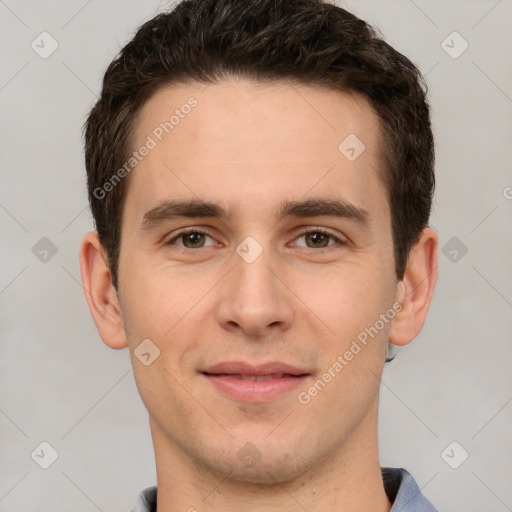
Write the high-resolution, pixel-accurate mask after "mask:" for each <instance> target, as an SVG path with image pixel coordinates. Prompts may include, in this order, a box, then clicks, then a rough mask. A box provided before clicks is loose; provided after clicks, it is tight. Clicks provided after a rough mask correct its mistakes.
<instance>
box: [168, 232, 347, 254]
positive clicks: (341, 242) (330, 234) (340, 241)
mask: <svg viewBox="0 0 512 512" xmlns="http://www.w3.org/2000/svg"><path fill="white" fill-rule="evenodd" d="M188 233H200V234H203V235H206V236H209V237H210V238H212V239H213V237H212V236H211V235H210V234H209V233H208V232H207V231H204V230H202V229H199V228H193V227H190V228H184V229H183V230H181V231H178V233H176V234H175V235H174V236H173V237H172V238H171V239H169V240H168V241H167V242H165V243H164V245H166V246H171V245H173V244H174V242H176V240H178V239H179V238H180V237H181V236H183V235H186V234H188ZM310 233H321V234H323V235H326V236H328V237H330V238H331V239H333V240H334V241H335V242H336V243H338V244H340V245H347V242H346V241H345V240H342V239H341V238H339V237H337V236H336V235H334V234H332V233H331V232H330V231H327V230H326V229H323V228H313V229H308V230H306V231H303V232H301V233H299V234H298V235H297V237H296V238H295V240H297V239H298V238H300V237H302V236H304V235H308V234H310ZM334 247H335V245H328V246H326V247H318V248H313V247H304V248H305V249H312V250H314V251H316V252H324V251H328V250H330V249H333V248H334ZM179 248H180V249H181V250H183V251H197V250H198V249H205V247H198V248H197V249H191V248H190V247H181V246H179Z"/></svg>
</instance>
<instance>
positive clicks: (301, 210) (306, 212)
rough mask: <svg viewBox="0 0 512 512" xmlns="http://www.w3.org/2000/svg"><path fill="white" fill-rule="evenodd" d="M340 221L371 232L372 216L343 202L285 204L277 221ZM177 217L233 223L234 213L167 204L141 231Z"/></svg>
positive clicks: (212, 206) (195, 202)
mask: <svg viewBox="0 0 512 512" xmlns="http://www.w3.org/2000/svg"><path fill="white" fill-rule="evenodd" d="M323 216H326V217H336V218H343V219H348V220H351V221H355V222H356V223H357V224H359V225H361V227H363V228H369V224H370V215H369V213H368V211H367V210H365V209H363V208H360V207H358V206H355V205H353V204H350V203H348V202H346V201H343V200H341V199H325V198H312V199H305V200H299V201H284V202H282V203H281V204H280V206H279V208H278V210H277V215H276V218H277V220H278V222H279V221H281V220H283V219H284V218H286V217H323ZM177 217H189V218H218V219H225V220H229V219H230V218H231V217H232V212H231V211H230V210H228V209H226V208H224V207H223V206H221V205H220V204H216V203H212V202H209V201H203V200H201V199H186V200H172V201H163V202H162V203H160V204H159V205H157V206H156V207H154V208H152V209H151V210H149V211H147V212H146V213H145V214H144V217H143V219H142V222H141V225H140V229H142V230H148V231H149V230H151V229H153V228H155V227H156V226H158V225H160V224H162V223H164V222H166V221H169V220H172V219H174V218H177Z"/></svg>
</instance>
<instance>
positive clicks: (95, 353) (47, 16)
mask: <svg viewBox="0 0 512 512" xmlns="http://www.w3.org/2000/svg"><path fill="white" fill-rule="evenodd" d="M340 5H342V6H345V7H347V8H348V9H349V10H352V11H353V12H355V13H356V14H358V15H359V16H361V17H363V18H364V19H366V20H367V21H369V22H370V23H372V24H375V25H376V26H377V27H379V28H380V29H381V31H382V33H383V34H384V36H385V38H386V39H387V41H388V42H389V43H390V44H392V45H393V46H395V47H396V48H397V49H398V50H400V51H402V52H403V53H405V54H406V55H407V56H408V57H410V58H411V59H412V60H413V61H414V62H415V63H416V64H417V65H418V66H419V67H420V69H421V70H422V71H423V72H424V73H425V74H426V76H427V80H428V83H429V89H430V100H431V104H432V111H433V125H434V131H435V137H436V144H437V164H436V173H437V190H436V196H435V205H434V212H433V216H432V226H433V227H434V228H435V229H436V230H437V231H438V233H439V237H440V249H441V250H440V258H439V280H438V285H437V289H436V292H435V296H434V300H433V304H432V307H431V311H430V314H429V317H428V319H427V322H426V325H425V328H424V330H423V332H422V333H421V335H420V336H418V338H417V339H416V340H415V341H414V342H413V343H412V344H411V345H410V346H408V347H406V348H405V349H403V350H402V351H401V352H400V353H399V355H398V356H397V358H396V359H395V361H393V362H392V363H391V364H389V365H387V367H386V370H385V373H384V377H383V383H382V391H381V416H380V425H379V430H380V447H381V448H380V449H381V458H382V464H383V465H388V466H393V467H397V466H398V467H404V468H406V469H408V470H409V471H410V472H411V473H412V474H413V475H414V477H415V478H416V480H417V482H418V484H419V486H420V487H421V488H422V489H423V492H424V494H425V495H426V496H427V497H428V498H429V499H430V500H431V501H432V502H433V503H434V505H435V506H436V507H437V508H438V509H439V511H440V512H449V511H451V512H455V511H459V510H465V511H466V512H477V511H478V512H480V511H483V510H485V511H486V512H505V511H506V510H512V486H511V485H510V481H511V476H512V475H511V467H512V436H511V435H510V434H511V432H510V430H511V429H510V425H511V424H512V423H511V413H512V404H511V403H510V402H511V400H512V386H511V381H512V372H511V371H510V366H511V360H512V359H511V356H512V344H511V343H510V341H511V340H510V338H511V335H510V333H511V331H512V272H511V268H512V266H511V254H512V237H511V229H510V225H511V222H510V221H511V219H512V217H511V214H512V199H511V198H512V188H511V187H512V174H511V156H512V155H511V153H512V149H511V148H512V144H511V142H512V122H511V119H512V62H511V58H510V50H511V48H512V35H511V34H512V32H511V31H510V26H511V22H512V3H511V1H510V0H501V1H496V0H469V1H447V0H443V1H440V0H436V1H432V0H430V1H427V0H414V1H413V0H392V1H391V0H387V1H383V0H379V1H377V0H375V1H370V0H359V1H348V2H344V3H340ZM165 7H166V3H165V2H157V1H148V0H146V1H142V0H138V1H134V0H131V1H126V0H124V1H121V0H116V1H101V0H89V1H86V0H72V1H70V0H68V1H64V0H60V1H57V0H54V1H49V0H44V1H36V0H32V1H29V0H25V1H21V0H1V1H0V52H1V55H0V63H1V64H0V109H1V110H0V113H1V125H0V158H1V187H0V223H1V224H0V225H1V242H2V243H1V250H2V258H1V265H0V302H1V304H0V322H1V323H0V325H1V342H2V345H1V353H0V443H1V445H0V511H1V512H21V511H23V512H32V511H34V512H35V511H37V512H45V511H50V510H51V511H52V512H64V511H71V510H73V511H76V512H88V511H93V512H94V511H97V510H101V511H105V512H107V511H125V510H128V509H129V508H130V506H131V505H132V504H133V502H134V500H135V498H136V495H137V494H138V492H139V491H140V490H142V489H143V488H144V487H146V486H149V485H153V484H155V469H154V457H153V451H152V444H151V439H150V434H149V427H148V422H147V414H146V411H145V409H144V407H143V406H142V403H141V401H140V398H139V396H138V393H137V390H136V387H135V385H134V381H133V376H132V372H131V367H130V362H129V354H128V352H127V351H126V350H122V351H113V350H110V349H108V348H106V347H105V346H104V345H103V343H102V342H101V340H100V338H99V336H98V334H97V331H96V328H95V325H94V323H93V321H92V319H91V317H90V315H89V311H88V308H87V305H86V302H85V299H84V295H83V290H82V287H81V283H80V274H79V263H78V249H79V244H80V241H81V239H82V236H83V235H84V233H85V232H87V231H88V230H90V229H92V227H93V225H92V220H91V216H90V213H89V211H88V206H87V198H86V187H85V170H84V164H83V151H82V139H81V130H82V125H83V122H84V120H85V117H86V115H87V112H88V110H89V109H90V108H91V106H92V105H93V104H94V102H95V100H96V95H97V94H98V93H99V91H100V84H101V80H102V76H103V72H104V70H105V68H106V66H107V65H108V63H109V62H110V61H111V60H112V58H113V57H114V56H115V55H116V53H117V52H118V51H119V49H120V47H121V46H122V45H123V44H124V43H126V42H127V41H128V40H129V39H130V38H131V36H132V35H133V33H134V31H135V30H136V28H137V27H138V26H139V25H140V24H141V23H142V22H143V21H146V20H148V19H150V18H151V17H153V16H154V14H155V13H156V12H158V11H160V10H162V9H164V8H165ZM42 32H47V33H48V34H49V36H50V37H49V36H48V35H40V34H41V33H42ZM454 32H457V34H454ZM42 38H44V41H45V42H44V43H41V42H40V41H41V39H42ZM33 41H35V43H34V44H32V42H33ZM53 41H55V42H53ZM37 44H38V45H39V46H37ZM55 44H58V47H57V48H56V50H55V51H54V52H53V53H52V54H51V55H49V56H47V55H45V56H46V57H47V58H43V57H42V56H41V53H43V54H44V52H49V51H50V50H51V49H52V48H53V47H52V45H53V46H55ZM43 46H44V48H42V47H43ZM466 46H467V48H466ZM34 47H35V48H34ZM44 251H46V252H44ZM55 251H56V252H55ZM42 442H46V443H49V445H50V446H51V448H50V447H49V446H48V445H41V443H42ZM41 450H43V452H44V453H45V457H52V456H53V458H54V457H55V456H57V455H58V457H57V459H56V460H55V462H54V463H53V464H52V465H51V466H50V467H49V468H48V469H43V468H42V467H40V465H41V463H43V462H42V457H40V458H39V459H38V457H37V454H38V453H39V454H41ZM45 450H46V451H45ZM53 450H55V452H53ZM31 454H32V455H31ZM466 454H467V459H466ZM464 459H465V460H464ZM46 460H47V461H48V460H50V459H48V458H47V459H46Z"/></svg>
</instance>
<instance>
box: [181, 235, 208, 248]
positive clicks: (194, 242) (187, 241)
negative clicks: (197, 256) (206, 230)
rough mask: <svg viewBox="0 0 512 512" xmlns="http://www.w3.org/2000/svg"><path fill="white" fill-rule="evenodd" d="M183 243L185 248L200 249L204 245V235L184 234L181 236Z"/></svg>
mask: <svg viewBox="0 0 512 512" xmlns="http://www.w3.org/2000/svg"><path fill="white" fill-rule="evenodd" d="M183 243H184V245H185V247H192V248H194V247H198V246H199V247H200V246H201V245H202V244H203V243H204V234H203V233H196V232H192V233H186V234H185V235H183Z"/></svg>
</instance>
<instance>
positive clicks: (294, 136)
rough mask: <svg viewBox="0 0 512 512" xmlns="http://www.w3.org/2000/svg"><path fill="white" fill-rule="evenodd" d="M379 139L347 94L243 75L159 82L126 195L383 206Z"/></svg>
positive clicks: (358, 101)
mask: <svg viewBox="0 0 512 512" xmlns="http://www.w3.org/2000/svg"><path fill="white" fill-rule="evenodd" d="M379 144H380V137H379V125H378V121H377V118H376V116H375V114H374V113H373V111H372V109H371V108H370V106H369V105H368V103H367V102H366V101H365V100H364V99H363V98H361V97H359V96H355V95H352V94H347V93H342V92H339V91H333V90H330V89H326V88H320V87H313V86H305V85H299V84H294V83H264V82H255V81H250V80H224V81H221V82H219V83H216V84H211V85H207V86H205V85H204V84H193V83H189V84H182V85H179V86H173V87H168V88H163V89H161V90H159V91H158V92H156V93H155V94H154V95H153V96H152V97H151V98H150V100H149V101H148V102H147V103H146V104H145V105H144V106H143V108H142V109H141V111H140V113H139V116H138V118H137V122H136V124H135V130H134V133H133V148H134V149H135V150H136V151H137V150H138V149H140V148H142V147H144V146H147V147H151V149H150V150H149V151H145V153H146V156H144V157H143V158H141V159H140V161H139V162H138V163H137V165H136V167H135V169H134V170H133V172H132V173H131V175H130V185H129V187H128V193H127V198H126V201H127V203H128V202H130V204H132V203H133V208H131V207H130V208H131V209H132V210H133V209H135V210H137V211H139V213H140V212H141V211H142V210H144V209H147V208H148V207H150V206H151V205H152V204H155V203H157V202H158V201H161V200H165V199H169V197H172V198H190V197H194V196H199V197H202V198H208V199H209V200H213V201H218V202H222V203H225V204H226V205H227V206H229V207H232V208H233V210H237V211H243V210H252V213H254V211H256V209H259V210H260V211H261V212H263V210H264V209H265V207H266V206H269V209H270V208H271V207H272V208H274V207H275V204H276V203H278V202H282V201H283V199H287V200H297V199H299V198H300V197H304V196H305V195H307V194H308V193H310V192H314V195H315V196H318V195H322V194H323V195H329V196H331V197H332V196H333V195H338V196H339V197H340V198H343V199H344V200H348V199H350V200H351V202H352V203H359V206H361V207H363V205H364V204H370V203H372V204H373V206H372V207H373V209H374V210H378V209H380V210H381V212H380V213H381V214H382V213H386V212H384V210H386V208H385V206H386V199H385V197H386V192H385V189H384V187H383V185H382V182H381V180H380V179H379V173H381V172H383V170H382V169H381V168H380V166H381V165H382V164H381V158H380V156H379V148H380V146H379ZM274 209H275V208H274ZM377 213H378V212H377Z"/></svg>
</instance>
